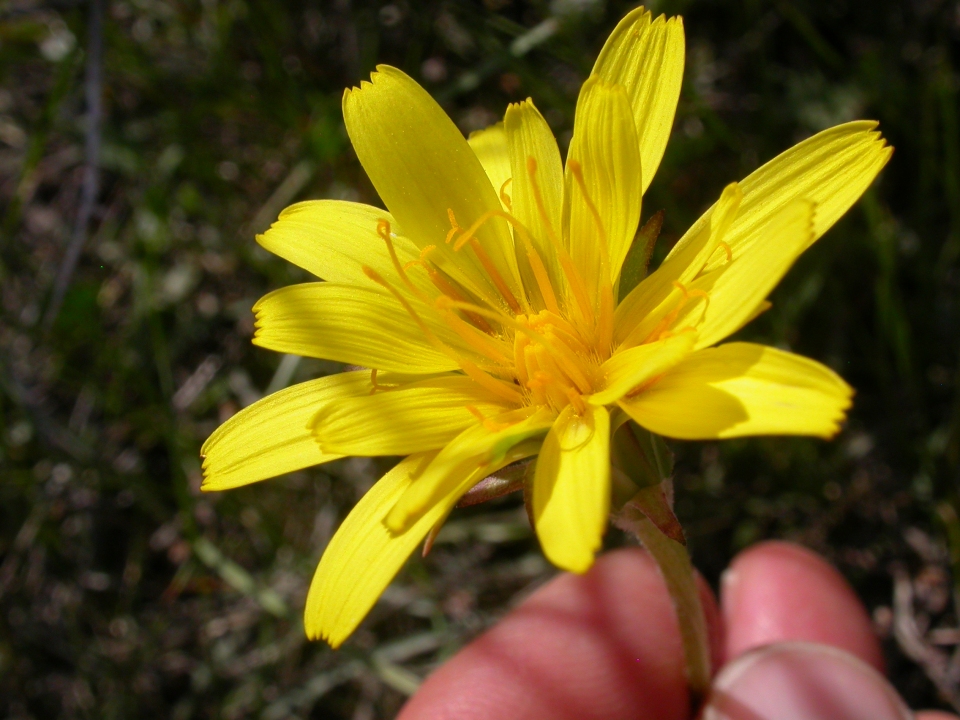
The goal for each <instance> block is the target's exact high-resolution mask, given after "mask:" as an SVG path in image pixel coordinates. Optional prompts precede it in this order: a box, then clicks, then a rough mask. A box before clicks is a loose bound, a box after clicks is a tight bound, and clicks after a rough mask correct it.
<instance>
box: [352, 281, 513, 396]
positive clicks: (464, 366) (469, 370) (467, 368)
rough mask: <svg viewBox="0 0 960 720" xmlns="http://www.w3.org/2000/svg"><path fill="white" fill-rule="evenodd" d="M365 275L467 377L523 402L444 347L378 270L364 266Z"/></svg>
mask: <svg viewBox="0 0 960 720" xmlns="http://www.w3.org/2000/svg"><path fill="white" fill-rule="evenodd" d="M363 273H364V275H366V276H367V277H368V278H370V279H371V280H373V281H374V282H375V283H377V284H378V285H382V286H383V287H384V288H386V289H387V291H389V292H390V293H391V294H392V295H393V296H394V297H395V298H396V299H397V301H398V302H399V303H400V304H401V305H402V306H403V309H404V310H406V311H407V313H409V315H410V317H412V318H413V320H414V322H416V323H417V325H418V326H419V327H420V330H421V332H423V334H424V336H425V337H426V338H427V341H428V342H430V344H431V345H433V346H434V347H435V348H436V349H437V350H439V351H440V352H441V353H443V354H444V355H446V356H447V357H448V358H450V359H451V360H453V361H454V362H455V363H457V365H459V366H460V369H461V370H463V372H464V373H466V374H467V376H468V377H470V378H471V379H472V380H473V381H474V382H476V383H477V384H478V385H480V386H482V387H484V388H486V389H487V390H489V391H490V392H491V393H493V394H494V395H497V396H499V397H501V398H503V399H504V400H507V401H509V402H513V403H517V404H520V403H522V402H523V396H522V395H521V394H520V393H518V392H517V391H516V390H514V389H513V387H512V386H511V385H507V384H506V383H504V382H502V381H500V380H497V379H496V378H493V377H491V376H490V375H488V374H487V373H485V372H484V371H483V370H481V369H480V368H478V367H477V366H476V365H475V364H474V363H472V362H470V361H469V360H467V359H466V358H462V357H460V356H459V355H457V353H456V352H454V351H453V350H452V349H450V348H449V347H447V346H446V345H444V344H443V342H442V341H441V340H440V339H439V338H438V337H437V336H436V335H434V334H433V332H432V331H431V330H430V328H428V327H427V324H426V323H425V322H424V321H423V320H422V319H421V318H420V316H419V315H417V313H416V311H415V310H414V309H413V307H412V306H411V305H410V303H409V302H407V299H406V298H405V297H403V295H401V294H400V292H399V291H398V290H397V289H396V288H395V287H393V286H392V285H391V284H390V283H388V282H387V281H386V280H384V279H383V278H382V277H381V276H380V274H379V273H378V272H377V271H376V270H374V269H373V268H371V267H369V266H367V265H364V266H363ZM438 299H439V298H438Z"/></svg>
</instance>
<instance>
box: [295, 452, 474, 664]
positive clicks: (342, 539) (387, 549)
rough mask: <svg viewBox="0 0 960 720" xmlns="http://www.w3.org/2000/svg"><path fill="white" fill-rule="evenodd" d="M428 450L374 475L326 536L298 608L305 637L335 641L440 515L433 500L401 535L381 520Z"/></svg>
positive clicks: (356, 620)
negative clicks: (327, 539)
mask: <svg viewBox="0 0 960 720" xmlns="http://www.w3.org/2000/svg"><path fill="white" fill-rule="evenodd" d="M434 454H435V453H429V454H423V455H412V456H410V457H408V458H406V459H405V460H402V461H401V462H400V464H399V465H397V466H396V467H395V468H393V470H391V471H390V472H388V473H387V474H386V475H384V476H383V477H382V478H380V480H378V481H377V482H376V484H374V486H373V487H372V488H370V490H369V491H368V492H367V494H366V495H364V496H363V497H362V498H361V499H360V502H358V503H357V504H356V505H355V506H354V508H353V510H351V511H350V514H349V515H347V519H346V520H344V521H343V524H342V525H341V526H340V528H339V529H338V530H337V532H336V534H335V535H334V536H333V539H331V540H330V544H329V545H327V549H326V550H325V551H324V553H323V557H322V558H321V559H320V564H319V565H318V566H317V571H316V573H315V574H314V576H313V582H312V583H311V584H310V592H309V594H308V595H307V604H306V608H305V609H304V614H303V624H304V628H305V630H306V633H307V637H309V638H310V639H311V640H319V639H323V640H326V641H327V642H328V643H330V645H332V646H333V647H335V648H336V647H339V646H340V644H341V643H342V642H343V641H344V640H346V639H347V638H348V637H349V636H350V634H351V633H352V632H353V631H354V630H355V629H356V627H357V625H359V624H360V621H361V620H363V618H364V617H366V615H367V613H368V612H370V608H372V607H373V604H374V603H375V602H376V601H377V598H379V597H380V595H381V594H382V593H383V591H384V590H385V589H386V587H387V585H389V584H390V581H391V580H393V578H394V576H395V575H396V574H397V573H398V572H399V571H400V568H401V567H403V564H404V563H405V562H406V561H407V558H408V557H409V556H410V553H412V552H413V550H414V548H415V547H416V546H417V545H419V544H420V541H421V540H423V538H424V537H425V536H426V534H427V532H429V530H430V528H431V527H433V525H434V524H435V523H436V522H437V521H439V520H440V519H441V518H442V517H443V515H444V512H445V507H444V504H440V503H438V504H437V505H435V506H434V507H433V508H431V509H430V511H429V512H427V513H426V514H424V516H423V517H422V518H421V519H420V522H418V523H417V524H416V525H414V526H413V527H411V528H410V529H409V530H408V531H407V532H405V533H403V534H402V535H391V534H390V532H389V531H388V530H387V529H386V528H385V527H384V526H383V517H384V515H386V513H387V512H388V511H389V510H390V508H391V507H393V505H394V503H396V501H397V499H399V498H400V496H402V495H403V493H404V492H405V491H406V489H407V488H408V487H409V486H410V483H411V479H410V474H411V472H413V471H414V470H416V469H417V468H418V467H420V466H422V465H423V464H425V463H426V462H429V460H430V459H431V457H432V456H433V455H434ZM454 502H456V500H454ZM446 509H448V508H446Z"/></svg>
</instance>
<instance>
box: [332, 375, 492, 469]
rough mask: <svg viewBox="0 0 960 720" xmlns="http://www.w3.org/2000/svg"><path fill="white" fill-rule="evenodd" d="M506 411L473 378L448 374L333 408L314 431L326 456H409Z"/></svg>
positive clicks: (450, 438) (337, 404)
mask: <svg viewBox="0 0 960 720" xmlns="http://www.w3.org/2000/svg"><path fill="white" fill-rule="evenodd" d="M471 408H472V410H473V412H471ZM504 410H506V408H505V407H504V406H503V402H502V401H500V400H498V399H497V398H496V397H493V396H491V395H490V393H488V392H487V391H485V390H484V389H483V388H481V387H480V386H479V385H477V383H475V382H474V381H473V380H471V379H470V378H468V377H465V376H463V375H446V376H441V377H436V378H427V379H425V380H419V381H416V382H413V383H408V384H406V385H401V386H400V387H397V388H389V387H388V388H387V389H384V390H383V391H381V392H377V393H375V394H373V395H367V396H364V397H351V398H345V399H344V400H343V401H342V402H334V403H330V404H329V405H327V406H326V407H324V409H323V410H321V411H320V412H319V413H317V416H316V418H315V419H314V421H313V428H314V433H315V435H316V439H317V441H318V442H319V444H320V447H322V448H323V449H324V450H325V451H326V452H337V453H342V454H343V455H409V454H411V453H416V452H424V451H427V450H436V449H438V448H441V447H443V446H444V445H446V444H447V443H448V442H450V441H451V440H452V439H453V438H454V437H456V436H457V435H458V434H459V433H461V432H462V431H464V430H466V429H467V428H468V427H470V426H473V425H476V424H477V417H476V415H475V414H474V413H479V414H481V415H483V416H484V417H492V416H494V415H499V414H500V413H502V412H504Z"/></svg>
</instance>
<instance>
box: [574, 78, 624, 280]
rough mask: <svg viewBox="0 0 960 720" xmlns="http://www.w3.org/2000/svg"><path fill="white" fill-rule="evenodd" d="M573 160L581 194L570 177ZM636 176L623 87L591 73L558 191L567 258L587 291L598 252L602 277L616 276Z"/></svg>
mask: <svg viewBox="0 0 960 720" xmlns="http://www.w3.org/2000/svg"><path fill="white" fill-rule="evenodd" d="M577 163H579V166H580V167H581V168H582V172H583V180H584V187H585V189H586V196H585V195H584V193H583V191H582V189H581V187H580V185H579V183H578V182H577V180H576V172H575V168H576V164H577ZM640 180H641V170H640V150H639V146H638V144H637V131H636V128H635V127H634V121H633V113H632V111H631V110H630V103H629V100H628V99H627V94H626V91H625V90H624V89H623V87H621V86H619V85H608V84H606V83H604V82H603V81H602V80H600V79H599V78H597V77H591V78H590V79H589V80H587V82H585V83H584V85H583V88H582V89H581V90H580V98H579V100H578V101H577V114H576V118H575V119H574V125H573V139H572V140H571V141H570V151H569V153H568V154H567V167H566V174H565V177H564V182H565V184H564V194H563V222H564V225H565V228H564V234H565V237H566V238H567V242H568V246H569V248H570V256H571V257H572V258H573V261H574V264H575V265H576V266H577V268H578V269H579V270H580V271H581V272H582V273H583V274H584V280H585V281H586V283H587V287H588V288H590V289H591V290H593V289H594V288H597V287H598V286H599V282H601V273H600V266H601V263H602V261H603V253H604V251H606V252H607V255H608V258H607V263H606V264H607V276H606V278H603V280H604V281H608V282H610V283H611V284H613V283H614V282H615V281H616V278H617V276H618V275H619V274H620V266H621V265H622V264H623V259H624V258H625V257H626V255H627V250H629V249H630V243H632V242H633V236H634V234H635V233H636V231H637V223H638V222H639V221H640V198H641V195H642V188H641V183H640ZM591 205H593V206H594V207H593V208H591ZM604 240H605V241H606V247H605V248H604V247H603V246H602V244H603V243H604Z"/></svg>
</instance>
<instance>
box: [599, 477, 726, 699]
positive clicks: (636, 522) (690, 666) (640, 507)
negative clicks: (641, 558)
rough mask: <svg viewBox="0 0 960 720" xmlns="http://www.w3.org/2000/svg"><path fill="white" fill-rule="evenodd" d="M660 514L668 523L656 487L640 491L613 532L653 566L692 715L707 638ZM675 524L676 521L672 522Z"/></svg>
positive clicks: (689, 577)
mask: <svg viewBox="0 0 960 720" xmlns="http://www.w3.org/2000/svg"><path fill="white" fill-rule="evenodd" d="M664 511H666V512H667V513H669V516H670V518H673V512H672V510H670V508H669V506H668V504H667V502H666V498H665V496H664V493H663V491H662V489H661V487H660V486H652V487H648V488H644V489H643V490H641V491H640V492H639V493H637V495H636V496H634V498H633V499H631V500H630V501H629V502H628V503H627V504H626V505H624V506H623V509H622V510H621V511H620V512H619V513H617V516H616V518H615V522H616V524H617V526H618V527H619V528H620V529H622V530H624V531H626V532H629V533H631V534H632V535H634V536H635V537H636V538H637V539H638V540H640V542H641V543H643V545H644V547H646V548H647V550H648V551H649V552H650V554H651V555H652V556H653V559H654V560H656V561H657V565H658V567H659V568H660V572H661V574H662V575H663V579H664V580H665V581H666V583H667V590H668V591H669V592H670V599H671V600H672V601H673V607H674V609H675V610H676V613H677V621H678V623H679V626H680V637H681V638H682V641H683V655H684V659H685V661H686V674H687V683H688V685H689V689H690V696H691V705H692V706H693V710H694V712H696V709H697V708H698V707H699V706H700V703H701V702H702V701H703V699H704V698H705V697H706V694H707V691H708V689H709V687H710V675H711V671H710V637H709V635H708V633H707V621H706V616H705V615H704V612H703V605H702V604H701V602H700V591H699V588H698V587H697V580H696V576H695V574H694V571H693V565H692V564H691V562H690V555H689V553H688V552H687V547H686V543H685V542H684V541H683V535H682V532H681V533H679V535H678V533H677V532H676V530H675V529H676V528H679V525H678V524H677V525H675V526H674V525H673V523H665V522H663V521H662V518H663V517H664ZM674 522H675V519H674Z"/></svg>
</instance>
